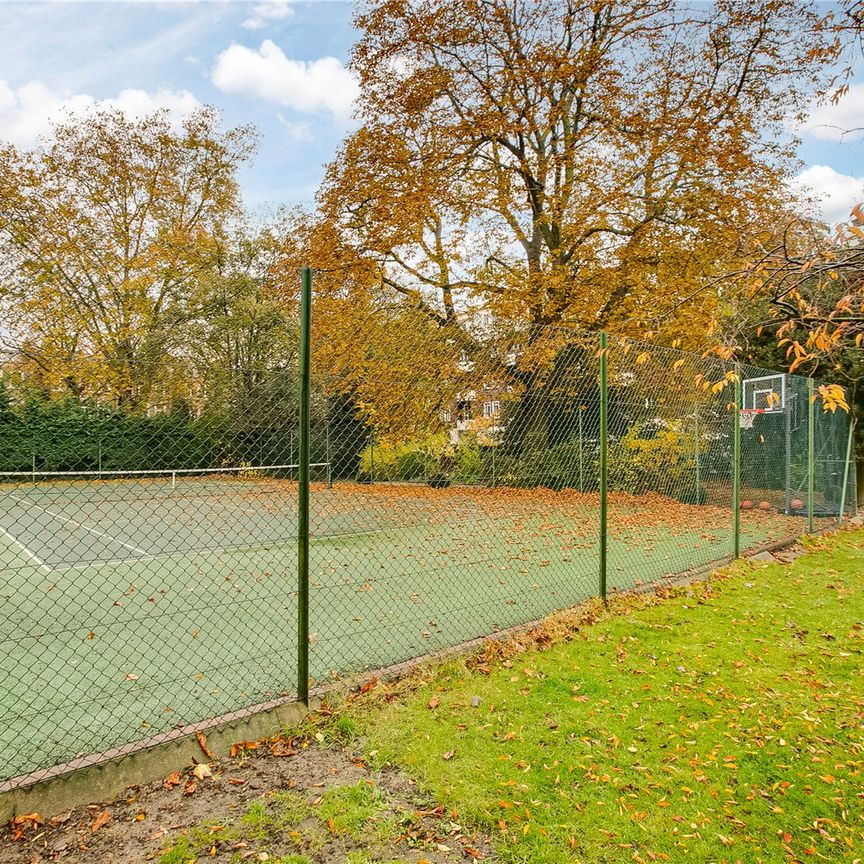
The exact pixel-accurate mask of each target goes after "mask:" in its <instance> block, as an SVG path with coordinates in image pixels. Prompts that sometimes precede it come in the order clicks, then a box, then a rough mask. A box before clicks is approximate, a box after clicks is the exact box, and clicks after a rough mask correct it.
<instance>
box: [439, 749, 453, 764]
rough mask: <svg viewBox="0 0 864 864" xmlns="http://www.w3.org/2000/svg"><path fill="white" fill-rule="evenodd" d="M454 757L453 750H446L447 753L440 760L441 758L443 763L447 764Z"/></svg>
mask: <svg viewBox="0 0 864 864" xmlns="http://www.w3.org/2000/svg"><path fill="white" fill-rule="evenodd" d="M455 755H456V751H455V750H448V751H447V752H446V753H445V754H444V755H443V756H442V757H441V758H442V759H443V760H444V761H445V762H449V761H450V760H451V759H452V758H453V757H454V756H455Z"/></svg>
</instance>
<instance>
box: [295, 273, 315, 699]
mask: <svg viewBox="0 0 864 864" xmlns="http://www.w3.org/2000/svg"><path fill="white" fill-rule="evenodd" d="M311 319H312V268H311V267H304V268H303V271H302V277H301V291H300V405H299V419H300V428H299V430H298V432H299V438H300V442H299V444H300V450H299V454H298V455H299V459H298V462H299V466H298V468H299V470H298V482H297V496H298V501H297V699H298V700H299V701H300V702H304V703H306V704H307V705H308V704H309V397H310V391H311V386H310V378H311V376H310V366H311V358H310V354H311Z"/></svg>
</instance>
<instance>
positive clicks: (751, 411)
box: [738, 408, 763, 429]
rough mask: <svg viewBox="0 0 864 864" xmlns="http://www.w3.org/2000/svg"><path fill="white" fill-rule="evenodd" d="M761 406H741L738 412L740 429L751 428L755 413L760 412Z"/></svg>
mask: <svg viewBox="0 0 864 864" xmlns="http://www.w3.org/2000/svg"><path fill="white" fill-rule="evenodd" d="M762 413H763V411H762V409H761V408H742V409H741V410H740V411H739V412H738V425H739V426H740V427H741V428H742V429H752V428H753V421H754V420H755V419H756V415H757V414H762Z"/></svg>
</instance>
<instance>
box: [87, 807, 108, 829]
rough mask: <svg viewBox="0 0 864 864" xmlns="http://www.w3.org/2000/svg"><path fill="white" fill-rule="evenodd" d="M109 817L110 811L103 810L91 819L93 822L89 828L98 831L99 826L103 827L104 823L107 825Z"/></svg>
mask: <svg viewBox="0 0 864 864" xmlns="http://www.w3.org/2000/svg"><path fill="white" fill-rule="evenodd" d="M110 819H111V813H110V812H109V811H108V810H103V811H102V812H101V813H99V814H98V815H97V816H96V818H95V819H94V820H93V824H92V825H91V826H90V830H91V831H98V830H99V829H100V828H103V827H104V826H105V825H107V824H108V822H109V821H110Z"/></svg>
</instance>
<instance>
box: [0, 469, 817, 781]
mask: <svg viewBox="0 0 864 864" xmlns="http://www.w3.org/2000/svg"><path fill="white" fill-rule="evenodd" d="M292 467H293V466H276V468H278V469H282V470H278V471H277V470H275V469H273V466H270V469H271V470H264V469H247V468H237V469H231V470H224V471H221V472H215V471H214V472H201V471H197V472H194V473H192V472H188V473H183V472H159V473H157V472H151V474H147V475H143V474H142V476H129V475H124V476H123V477H120V478H110V477H107V476H102V475H100V476H99V477H87V478H69V479H66V478H59V477H51V478H43V477H40V476H34V477H32V478H24V477H21V478H15V482H9V478H8V477H7V478H6V480H7V482H5V483H3V484H2V485H0V569H2V584H3V592H2V593H3V596H2V615H0V639H2V643H3V644H2V647H3V650H2V659H0V664H2V665H0V671H2V673H3V678H4V681H5V693H4V698H3V700H2V706H0V712H2V713H0V746H2V747H3V748H4V751H5V752H6V753H7V754H8V758H9V760H10V761H11V763H12V764H10V765H9V766H8V767H7V776H15V775H17V774H23V773H26V772H29V771H33V770H35V769H37V768H40V767H45V766H49V765H53V764H57V763H60V762H64V761H67V760H69V759H71V758H74V757H75V756H76V755H79V754H83V753H92V752H99V751H103V750H106V749H108V748H110V747H112V746H117V745H120V744H125V743H127V742H129V741H134V740H137V739H143V738H147V737H149V736H151V735H154V734H156V733H158V732H163V731H166V730H169V729H171V728H172V727H175V726H177V725H178V724H179V725H182V724H186V723H191V722H195V721H199V720H202V719H205V718H209V717H213V716H219V715H221V714H225V713H228V712H231V711H235V710H237V709H238V708H242V707H244V706H251V705H256V704H260V703H262V702H265V701H268V700H270V699H273V698H277V697H279V696H281V695H291V694H293V693H294V688H295V679H296V653H297V652H296V645H295V639H296V637H295V632H296V614H297V608H296V595H295V589H296V569H297V559H296V521H297V505H296V499H297V487H296V484H295V483H294V482H293V481H292V479H291V476H290V474H291V469H292ZM316 468H317V477H318V478H320V480H321V482H317V483H313V486H312V493H311V535H312V539H311V609H310V631H311V635H310V642H311V643H312V648H311V674H312V676H313V677H314V679H315V681H316V682H321V681H324V680H326V679H328V678H330V677H332V676H338V675H340V674H343V673H345V672H349V671H356V670H358V669H363V668H374V667H380V666H384V665H387V664H390V663H395V662H398V661H402V660H406V659H409V658H412V657H417V656H420V655H423V654H426V653H428V652H429V651H432V650H435V649H437V648H441V647H444V646H447V645H454V644H458V643H460V642H462V641H464V640H466V639H471V638H475V637H479V636H483V635H485V634H488V633H490V632H493V631H495V630H498V629H501V628H505V627H508V626H512V625H515V624H519V623H524V622H526V621H530V620H533V619H535V618H538V617H540V616H542V615H544V614H547V613H549V612H551V611H553V610H554V609H557V608H560V607H563V606H568V605H571V604H573V603H575V602H578V601H580V600H582V599H585V598H587V597H589V596H592V595H596V592H597V576H596V574H597V548H598V519H597V512H598V507H599V499H598V496H597V495H596V494H590V493H585V494H582V493H578V492H575V491H572V490H564V491H562V492H553V491H551V490H548V489H509V488H496V489H487V488H476V487H458V486H454V487H450V488H447V489H432V488H430V487H428V486H424V485H419V484H392V485H390V484H371V485H362V484H357V483H353V482H339V481H337V482H335V483H334V484H332V485H330V484H329V483H328V482H326V477H327V466H326V465H318V466H316ZM315 476H316V473H315V472H314V471H313V477H315ZM731 518H732V516H731V511H730V509H729V508H728V507H724V506H713V505H703V506H700V507H698V508H697V507H694V506H691V505H686V504H682V503H680V502H678V501H675V500H673V499H670V498H666V497H664V496H660V495H654V496H641V497H635V496H629V495H623V494H613V495H611V496H610V516H609V525H610V543H609V556H610V557H609V581H610V587H614V588H619V589H620V588H629V587H632V586H633V585H635V584H638V583H639V582H646V583H647V582H650V581H652V580H655V579H662V578H664V577H666V576H669V575H672V574H675V573H678V572H681V571H683V570H686V569H689V568H691V567H694V566H698V565H699V564H704V563H709V562H710V561H713V560H717V559H720V558H722V557H724V556H726V555H728V554H730V553H731V551H732V550H731V536H730V527H729V526H730V523H731ZM800 530H801V523H800V520H797V519H794V518H789V517H785V516H781V515H779V514H776V513H762V512H758V511H757V512H753V513H748V514H747V515H746V518H745V519H744V523H743V531H744V534H743V538H744V544H745V546H746V545H754V544H758V543H762V542H768V541H771V540H777V539H781V538H784V537H787V536H792V535H794V534H795V533H797V532H798V531H800Z"/></svg>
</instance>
